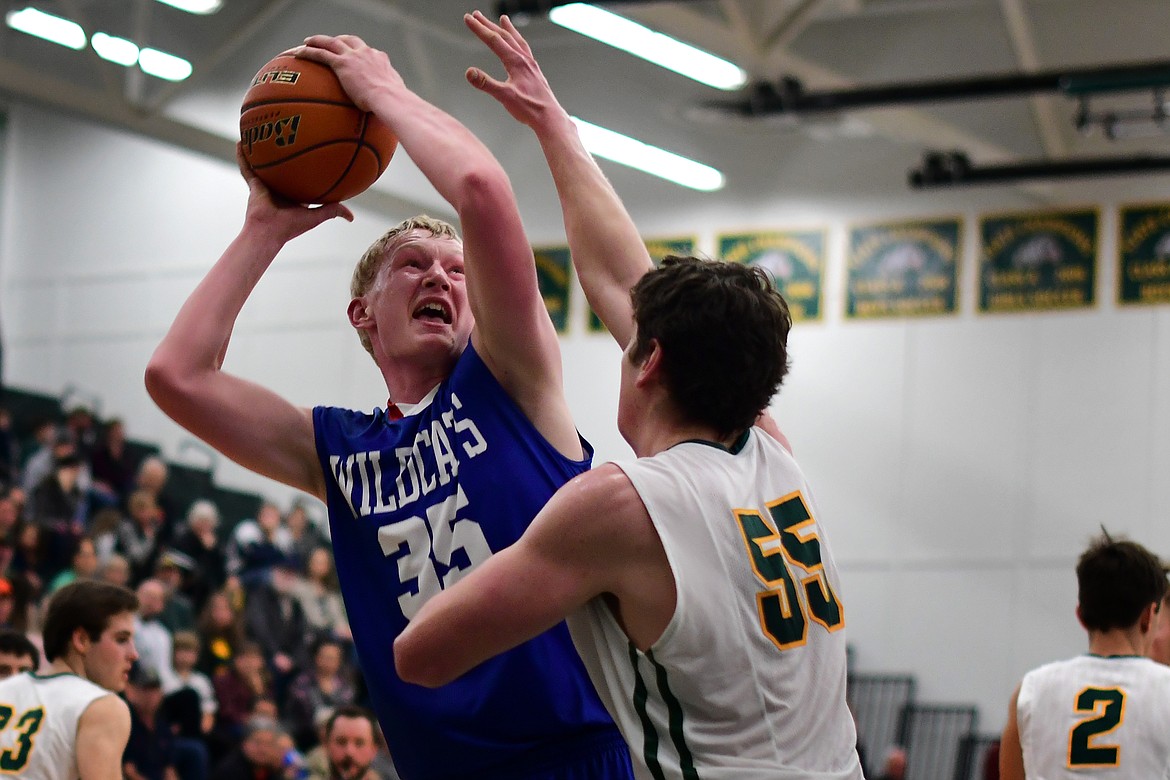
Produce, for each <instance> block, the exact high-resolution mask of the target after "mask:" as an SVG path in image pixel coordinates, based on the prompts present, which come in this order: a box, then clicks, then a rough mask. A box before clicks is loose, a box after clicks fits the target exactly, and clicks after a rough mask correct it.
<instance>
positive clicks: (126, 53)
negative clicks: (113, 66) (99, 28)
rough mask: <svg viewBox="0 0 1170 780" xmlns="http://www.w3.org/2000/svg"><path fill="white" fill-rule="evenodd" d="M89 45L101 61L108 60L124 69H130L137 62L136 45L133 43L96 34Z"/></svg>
mask: <svg viewBox="0 0 1170 780" xmlns="http://www.w3.org/2000/svg"><path fill="white" fill-rule="evenodd" d="M89 43H90V45H91V46H93V50H94V51H96V52H97V53H98V56H99V57H101V58H102V59H103V60H109V61H110V62H113V63H117V64H118V65H123V66H125V67H130V66H131V65H133V64H134V63H136V62H138V44H136V43H134V42H133V41H128V40H126V39H125V38H118V37H116V36H114V35H106V34H105V33H103V32H96V33H94V34H93V39H92V40H90V42H89Z"/></svg>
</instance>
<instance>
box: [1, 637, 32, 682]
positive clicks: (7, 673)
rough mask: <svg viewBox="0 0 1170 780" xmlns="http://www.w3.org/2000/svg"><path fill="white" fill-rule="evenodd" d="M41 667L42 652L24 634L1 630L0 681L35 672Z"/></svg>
mask: <svg viewBox="0 0 1170 780" xmlns="http://www.w3.org/2000/svg"><path fill="white" fill-rule="evenodd" d="M40 665H41V651H40V650H39V649H38V648H37V646H36V645H34V644H33V643H32V642H31V641H29V638H28V637H27V636H25V635H24V633H23V632H21V631H17V630H16V629H14V628H0V680H4V679H7V678H9V677H11V676H12V675H14V674H20V673H21V672H35V671H36V670H37V669H39V668H40Z"/></svg>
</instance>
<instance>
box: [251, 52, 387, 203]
mask: <svg viewBox="0 0 1170 780" xmlns="http://www.w3.org/2000/svg"><path fill="white" fill-rule="evenodd" d="M240 140H241V142H242V143H243V149H244V159H245V160H247V161H248V164H249V165H251V166H252V170H254V171H255V172H256V175H257V176H259V177H260V180H261V181H262V182H264V183H265V184H266V185H268V188H269V189H270V190H272V191H273V192H275V193H276V194H278V195H280V196H282V197H284V198H287V199H289V200H291V201H295V202H297V203H336V202H337V201H341V200H345V199H347V198H352V197H353V196H354V195H357V194H358V193H360V192H362V191H364V190H365V189H366V188H367V187H369V186H370V185H371V184H373V183H374V182H375V181H376V180H377V179H378V177H379V176H381V175H382V171H384V170H386V166H387V165H388V164H389V163H390V158H391V157H392V156H393V155H394V150H395V148H397V146H398V139H397V138H396V137H395V136H394V133H392V132H390V128H388V127H386V125H384V124H382V122H380V121H379V120H378V118H377V117H375V116H374V115H373V114H370V113H368V112H366V111H362V110H361V109H360V108H358V107H357V106H355V105H354V104H353V101H351V100H350V99H349V96H348V95H346V94H345V90H344V89H342V88H341V82H339V81H338V80H337V76H335V75H334V74H333V71H332V70H331V69H330V68H329V67H328V66H326V65H321V64H318V63H316V62H312V61H311V60H303V59H298V58H296V57H293V56H291V55H288V54H281V55H279V56H277V57H275V58H274V59H272V60H270V61H269V62H268V64H267V65H265V66H264V67H263V68H261V69H260V72H259V73H257V74H256V78H254V79H252V86H251V87H250V88H249V89H248V92H247V94H246V95H244V104H243V106H242V107H241V108H240Z"/></svg>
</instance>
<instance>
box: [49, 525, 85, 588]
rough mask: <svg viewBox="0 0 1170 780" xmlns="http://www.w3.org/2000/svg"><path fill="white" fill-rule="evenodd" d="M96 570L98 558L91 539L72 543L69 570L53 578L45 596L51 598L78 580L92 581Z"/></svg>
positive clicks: (81, 539) (83, 538)
mask: <svg viewBox="0 0 1170 780" xmlns="http://www.w3.org/2000/svg"><path fill="white" fill-rule="evenodd" d="M97 568H98V557H97V550H96V548H95V547H94V543H93V539H90V538H89V537H88V536H82V537H80V538H78V539H77V541H76V542H74V546H73V555H72V556H71V558H70V563H69V568H68V569H65V570H64V571H62V572H60V573H59V574H58V575H57V576H56V577H54V578H53V581H52V582H50V583H49V587H48V589H47V590H46V592H45V595H46V596H51V595H53V594H54V593H56V592H57V591H58V590H60V589H61V588H63V587H65V586H66V585H68V584H69V583H71V582H75V581H77V580H79V579H82V580H87V579H92V578H93V577H95V576H96V575H97Z"/></svg>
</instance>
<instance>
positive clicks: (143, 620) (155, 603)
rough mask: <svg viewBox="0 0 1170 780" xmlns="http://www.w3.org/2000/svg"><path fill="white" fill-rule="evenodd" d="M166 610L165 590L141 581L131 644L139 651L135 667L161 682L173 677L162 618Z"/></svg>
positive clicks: (167, 633)
mask: <svg viewBox="0 0 1170 780" xmlns="http://www.w3.org/2000/svg"><path fill="white" fill-rule="evenodd" d="M165 606H166V587H165V586H164V585H163V584H162V583H161V582H159V581H158V580H153V579H151V580H143V581H142V583H141V584H140V585H139V586H138V614H137V615H136V616H135V619H134V644H135V645H137V647H138V665H139V666H141V667H145V668H146V669H149V670H151V671H153V672H155V673H156V674H158V675H159V677H160V678H165V677H167V676H168V675H173V674H174V670H173V669H171V655H172V653H173V642H174V640H173V638H172V636H171V632H170V630H168V629H167V627H166V626H165V625H163V623H162V620H161V616H162V612H163V608H164V607H165Z"/></svg>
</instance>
